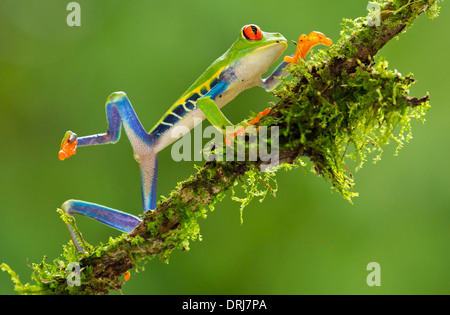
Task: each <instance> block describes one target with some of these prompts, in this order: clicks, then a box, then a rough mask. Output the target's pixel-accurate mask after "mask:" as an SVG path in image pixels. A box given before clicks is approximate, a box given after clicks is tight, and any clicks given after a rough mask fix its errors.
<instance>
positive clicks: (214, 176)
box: [3, 0, 438, 294]
mask: <svg viewBox="0 0 450 315" xmlns="http://www.w3.org/2000/svg"><path fill="white" fill-rule="evenodd" d="M437 3H438V1H437V0H417V1H411V0H409V1H408V0H397V1H392V2H390V1H389V2H387V1H383V0H379V1H378V4H379V5H380V9H381V21H380V22H381V24H380V26H368V25H367V23H366V18H358V19H356V20H354V21H350V20H344V23H343V28H344V29H343V32H342V38H341V39H340V40H339V42H338V43H337V44H336V45H334V46H333V47H332V48H331V49H329V50H328V51H327V52H326V53H325V52H319V53H317V54H315V55H314V57H313V58H312V60H310V61H308V62H307V63H302V64H299V65H297V66H293V67H291V69H290V71H291V72H292V75H293V78H292V80H290V81H286V82H285V84H284V85H283V87H282V88H281V89H280V90H278V91H277V92H276V93H275V96H277V98H278V101H277V103H276V104H275V105H274V106H273V108H272V111H271V113H270V114H269V115H268V116H266V117H264V118H263V119H261V121H260V124H261V125H266V126H278V127H279V128H280V139H279V147H280V151H279V154H280V163H281V164H284V163H287V164H296V163H298V162H299V161H301V158H302V157H307V158H309V160H310V162H311V166H312V170H313V171H315V172H316V173H318V174H319V175H320V176H323V177H325V178H326V179H328V180H329V181H330V182H331V184H332V187H333V189H335V190H337V191H338V192H339V193H341V194H342V195H343V197H344V198H346V199H348V200H351V198H352V197H353V196H355V195H356V193H354V192H353V191H352V186H353V177H352V176H351V175H348V172H347V170H346V168H345V167H343V165H342V164H343V160H344V158H346V157H349V158H353V159H356V160H359V161H360V164H362V163H363V162H364V161H365V160H366V157H367V155H368V154H370V153H371V152H373V151H377V150H378V149H381V146H383V145H385V144H387V143H388V142H389V140H390V139H395V140H397V141H398V142H399V144H401V143H402V141H401V140H399V139H401V137H400V136H401V135H402V134H403V133H408V132H410V125H409V121H410V119H411V118H417V119H420V118H422V117H423V115H424V114H425V112H426V110H427V108H428V101H429V97H428V95H427V96H425V97H422V98H414V97H410V96H409V95H408V93H409V91H408V88H409V86H410V85H411V84H412V83H414V79H413V78H412V77H411V76H407V77H403V76H401V75H400V74H399V73H397V72H396V71H391V70H388V69H387V63H386V62H385V61H383V60H379V61H378V62H376V61H375V60H374V57H375V55H376V54H377V52H378V51H379V50H380V49H381V48H382V47H383V46H384V45H385V44H386V43H388V42H389V41H390V40H391V39H392V38H394V37H395V36H397V35H399V34H400V33H401V32H404V31H405V30H406V29H408V28H409V27H410V26H411V25H412V23H413V21H414V20H415V19H416V18H417V17H418V16H419V15H420V14H421V13H424V12H426V13H427V14H428V15H429V16H433V15H434V16H436V15H437V11H438V7H437ZM396 126H401V128H400V129H401V131H400V134H399V136H395V135H394V133H393V132H394V128H395V127H396ZM349 145H352V146H353V147H354V149H355V150H354V153H353V154H352V155H350V156H347V155H346V152H347V148H348V147H349ZM380 154H381V152H380ZM262 164H263V162H262V161H261V160H258V161H254V162H252V161H244V162H218V161H212V162H207V163H206V164H205V165H204V166H203V167H202V168H200V169H199V170H198V172H197V173H196V174H195V175H193V176H192V177H191V178H189V179H187V180H186V181H184V182H183V183H181V184H179V185H178V187H177V189H176V190H174V191H173V192H172V193H171V195H170V196H169V198H167V199H165V200H163V201H161V202H160V203H159V205H158V206H157V208H156V210H155V211H154V212H152V213H151V214H149V215H146V216H145V217H144V219H143V221H142V223H141V224H140V225H139V226H137V227H136V228H135V229H134V230H133V231H132V232H131V233H129V234H128V235H125V234H124V235H123V236H121V237H119V238H117V239H115V240H111V241H110V242H109V243H108V244H106V246H105V245H103V246H99V247H96V248H91V249H90V252H89V254H88V255H87V256H83V257H81V258H80V257H78V255H77V253H75V250H74V249H73V246H71V245H70V244H69V245H67V246H65V248H64V254H63V255H62V257H61V259H59V260H57V262H55V263H54V264H53V265H52V264H47V263H45V261H43V262H42V263H40V264H34V265H33V269H34V274H33V279H34V280H35V281H36V283H37V284H36V285H35V286H30V285H28V284H27V285H25V286H22V287H21V288H22V291H21V293H36V292H41V293H73V294H75V293H77V294H80V293H94V294H107V293H108V292H109V290H117V289H120V287H121V285H122V283H121V280H120V277H121V275H123V274H124V273H125V272H126V271H127V270H129V269H131V268H135V267H136V266H137V265H138V263H139V262H140V261H142V260H144V259H146V258H151V257H153V256H155V255H160V256H161V259H162V260H167V259H168V257H169V255H170V253H171V252H172V251H173V250H174V249H181V250H188V249H189V241H191V240H194V239H196V238H197V237H199V227H198V222H197V219H198V218H199V217H203V216H204V215H205V213H206V211H207V210H208V208H211V207H213V206H214V204H215V203H216V202H217V201H219V200H221V198H222V197H223V196H224V193H225V192H226V191H228V190H229V189H230V188H232V187H233V186H234V185H235V184H236V183H237V182H239V181H242V179H243V177H244V176H252V177H254V178H257V179H258V178H261V179H265V178H266V177H267V176H270V173H261V172H259V169H260V167H261V166H262ZM258 182H259V180H255V181H253V183H254V185H258ZM248 191H251V189H249V190H248ZM251 197H252V196H251V193H249V198H251ZM71 261H78V262H79V263H80V265H81V267H82V268H83V276H82V283H81V285H80V286H72V287H70V286H68V285H67V282H66V279H67V277H68V271H67V270H66V269H65V268H66V266H67V263H68V262H71ZM5 266H6V265H3V268H4V269H5V270H10V269H8V268H9V267H7V266H6V267H5ZM19 285H21V284H20V283H19ZM17 286H18V284H17V282H16V287H17Z"/></svg>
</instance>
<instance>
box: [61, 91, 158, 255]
mask: <svg viewBox="0 0 450 315" xmlns="http://www.w3.org/2000/svg"><path fill="white" fill-rule="evenodd" d="M106 117H107V123H108V130H107V132H106V133H102V134H97V135H91V136H85V137H80V138H78V137H77V136H76V135H75V134H74V133H71V132H68V133H66V136H65V137H64V139H63V143H62V146H61V147H62V150H63V149H64V148H66V147H67V146H66V145H67V144H68V145H70V146H71V149H72V150H73V152H75V149H76V147H77V146H78V147H79V146H89V145H98V144H107V143H115V142H117V141H118V140H119V138H120V132H121V128H122V126H123V127H124V130H125V133H126V135H127V137H128V139H129V140H130V143H131V146H132V148H133V153H134V157H135V159H136V161H137V162H138V163H139V166H140V173H141V192H142V203H143V210H144V212H146V211H149V210H153V209H155V206H156V184H157V183H156V180H157V168H158V158H157V151H156V150H155V149H154V142H155V137H154V136H152V135H149V134H148V133H147V132H146V131H145V129H144V128H143V126H142V124H141V123H140V121H139V119H138V118H137V116H136V113H135V111H134V109H133V107H132V106H131V103H130V102H129V100H128V98H127V96H126V95H125V93H123V92H116V93H113V94H111V95H110V96H109V97H108V100H107V103H106ZM60 155H61V153H60ZM62 208H63V211H64V212H65V213H67V214H69V215H74V214H81V215H84V216H88V217H90V218H92V219H94V220H97V221H99V222H102V223H104V224H106V225H108V226H110V227H113V228H116V229H118V230H120V231H123V232H130V231H131V230H132V229H133V228H134V227H136V226H137V225H138V224H139V222H140V221H141V220H140V219H139V218H137V217H135V216H133V215H131V214H128V213H125V212H122V211H119V210H115V209H112V208H108V207H105V206H101V205H97V204H94V203H88V202H84V201H76V200H69V201H66V202H65V203H64V204H63V206H62ZM68 229H69V233H70V236H71V238H72V240H73V242H74V244H75V246H76V247H77V250H79V251H83V246H82V240H80V239H78V238H79V237H77V235H76V233H75V230H74V226H71V224H68Z"/></svg>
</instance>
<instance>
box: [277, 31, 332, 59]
mask: <svg viewBox="0 0 450 315" xmlns="http://www.w3.org/2000/svg"><path fill="white" fill-rule="evenodd" d="M318 44H323V45H325V46H330V45H331V44H333V41H332V40H331V39H329V38H327V37H326V36H325V35H324V34H322V33H320V32H311V33H309V35H308V36H306V35H305V34H303V35H300V37H299V38H298V44H297V51H296V52H295V54H294V55H293V56H285V57H284V61H285V62H288V63H297V62H298V61H299V59H300V58H302V59H303V60H305V58H306V55H307V54H308V52H309V51H310V50H311V48H313V47H314V46H316V45H318Z"/></svg>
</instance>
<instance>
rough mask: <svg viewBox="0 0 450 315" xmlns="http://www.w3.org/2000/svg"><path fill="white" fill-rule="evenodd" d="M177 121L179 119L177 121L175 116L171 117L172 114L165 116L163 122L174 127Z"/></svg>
mask: <svg viewBox="0 0 450 315" xmlns="http://www.w3.org/2000/svg"><path fill="white" fill-rule="evenodd" d="M179 120H180V119H179V118H178V117H177V116H175V115H172V114H169V115H167V116H166V117H165V118H164V120H163V121H164V122H165V123H168V124H171V125H175V124H176V123H177V122H178V121H179Z"/></svg>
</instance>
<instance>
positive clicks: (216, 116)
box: [197, 93, 248, 145]
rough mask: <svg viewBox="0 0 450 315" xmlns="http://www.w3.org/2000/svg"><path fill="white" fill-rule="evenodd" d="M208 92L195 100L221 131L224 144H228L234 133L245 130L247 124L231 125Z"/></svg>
mask: <svg viewBox="0 0 450 315" xmlns="http://www.w3.org/2000/svg"><path fill="white" fill-rule="evenodd" d="M208 94H209V93H208ZM208 94H206V95H205V96H203V97H202V98H200V99H198V100H197V106H198V107H199V108H200V109H201V110H202V112H203V114H204V115H205V116H206V118H207V119H208V120H209V122H210V123H211V124H212V125H213V126H214V127H216V128H217V129H219V130H220V131H222V133H223V134H224V136H225V142H226V144H227V145H230V144H231V141H232V139H233V138H234V137H235V136H236V135H238V134H241V133H244V132H245V128H246V127H248V124H247V123H245V122H243V123H240V124H238V125H233V124H232V123H231V122H230V121H229V120H228V119H227V118H226V117H225V115H224V114H223V113H222V111H221V110H220V109H219V106H217V104H216V102H215V101H214V96H212V95H208Z"/></svg>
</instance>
